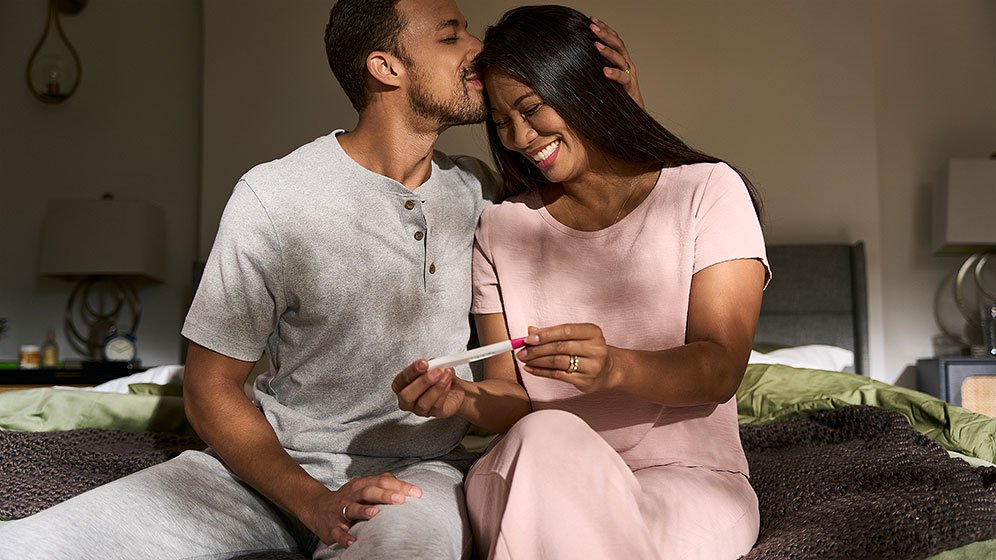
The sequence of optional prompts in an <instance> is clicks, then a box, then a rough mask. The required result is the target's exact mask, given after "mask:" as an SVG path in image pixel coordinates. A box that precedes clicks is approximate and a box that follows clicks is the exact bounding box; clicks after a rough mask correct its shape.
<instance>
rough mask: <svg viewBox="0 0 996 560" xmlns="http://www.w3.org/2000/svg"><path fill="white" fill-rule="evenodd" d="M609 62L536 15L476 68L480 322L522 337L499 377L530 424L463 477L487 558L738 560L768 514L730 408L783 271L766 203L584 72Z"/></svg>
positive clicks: (509, 18)
mask: <svg viewBox="0 0 996 560" xmlns="http://www.w3.org/2000/svg"><path fill="white" fill-rule="evenodd" d="M599 58H600V56H599V54H598V52H597V50H596V49H595V48H594V47H593V37H592V35H591V32H590V30H589V29H588V26H587V20H586V18H585V16H584V15H583V14H580V13H578V12H576V11H574V10H572V9H569V8H563V7H556V6H537V7H526V8H520V9H516V10H513V11H511V12H509V13H507V14H506V15H505V16H504V17H503V18H502V20H501V21H500V22H499V23H498V24H497V25H496V26H494V27H493V28H491V29H490V30H489V31H488V32H487V34H486V36H485V39H484V52H483V53H482V54H481V56H480V57H479V59H478V64H479V66H480V69H481V71H482V73H483V75H484V77H485V84H486V88H487V95H488V100H489V104H490V107H491V118H490V119H489V121H488V124H487V129H488V137H489V140H490V143H491V151H492V154H493V156H494V158H495V161H496V163H497V166H498V170H499V171H500V173H501V174H502V176H503V179H504V184H505V189H506V192H505V195H506V197H507V199H506V201H505V202H504V203H503V204H500V205H496V206H494V207H491V208H489V209H487V210H486V211H485V213H484V215H483V216H482V218H481V223H480V226H479V230H478V233H477V241H478V245H477V253H476V255H475V263H474V284H475V293H474V306H473V310H474V313H475V314H476V315H477V322H478V326H479V336H480V338H481V342H482V343H489V342H493V341H496V340H502V339H505V338H507V337H508V336H509V334H511V336H513V337H517V336H522V335H523V334H525V333H527V332H528V335H529V336H528V338H527V341H526V343H527V346H526V348H524V349H522V350H520V351H519V352H518V353H517V354H516V355H515V359H517V360H518V365H519V367H520V369H519V372H518V376H516V369H515V368H516V364H515V363H514V362H513V360H512V357H511V356H510V355H505V356H501V357H497V358H492V359H491V361H490V362H489V363H487V364H486V375H487V377H488V379H505V380H521V385H522V386H523V387H524V389H525V392H526V393H527V394H528V399H529V403H530V405H531V409H532V410H533V411H535V412H533V413H531V414H528V415H526V416H525V417H524V418H522V419H521V420H518V421H517V422H516V423H515V424H514V425H512V426H511V429H510V430H509V431H508V432H507V434H506V435H505V436H504V437H503V438H502V439H501V440H500V441H499V442H498V443H497V444H495V445H493V447H492V448H491V449H490V450H489V451H488V453H487V454H486V455H485V456H484V457H483V458H482V459H481V460H479V461H478V462H477V464H476V465H475V466H474V467H473V469H472V470H471V472H470V474H469V475H468V478H467V481H466V490H467V496H468V510H469V513H470V517H471V523H472V526H473V527H474V528H475V533H476V534H475V537H476V539H477V547H478V551H479V554H481V556H482V557H489V558H507V557H517V558H707V559H713V560H714V559H722V558H737V557H739V556H740V555H742V554H745V553H746V552H747V551H748V550H750V548H751V546H752V545H753V543H754V541H755V539H756V537H757V531H758V523H759V520H758V511H757V498H756V496H755V495H754V492H753V490H752V489H751V487H750V484H749V483H748V481H747V478H746V477H747V474H748V469H747V461H746V459H745V457H744V454H743V450H742V448H741V447H740V439H739V431H738V426H737V417H736V403H735V401H734V399H733V396H734V393H735V392H736V389H737V387H738V386H739V384H740V381H741V380H742V377H743V372H744V369H745V367H746V363H747V358H748V356H749V354H750V347H751V343H752V340H753V337H754V328H755V325H756V322H757V315H758V311H759V309H760V303H761V293H762V290H763V287H764V285H765V282H766V279H767V277H768V271H767V264H766V262H765V254H764V241H763V238H762V236H761V231H760V226H759V222H758V217H757V212H758V210H759V207H760V204H759V202H758V200H757V197H756V195H755V194H754V192H753V189H752V188H750V187H749V183H746V184H745V181H744V180H743V179H742V177H741V176H740V175H739V174H738V173H737V172H736V171H734V170H733V169H732V168H731V167H729V166H728V165H726V164H724V163H721V162H719V160H717V159H716V158H712V157H709V156H706V155H705V154H702V153H699V152H696V151H694V150H692V149H691V148H689V147H688V146H687V145H685V144H684V143H683V142H682V141H681V140H679V139H678V138H677V137H675V136H674V135H672V134H671V133H669V132H668V131H667V130H666V129H665V128H664V127H663V126H661V125H660V124H659V123H657V122H656V121H654V119H653V118H652V117H650V115H648V114H647V113H646V112H645V111H643V110H642V109H641V108H640V107H639V106H638V105H637V104H636V103H634V102H633V100H632V99H630V97H629V96H628V95H627V94H626V93H625V92H624V91H623V90H622V89H621V88H620V87H619V86H618V85H617V84H610V83H608V82H606V83H600V81H599V80H593V79H589V76H590V75H593V73H592V72H590V71H589V70H588V69H589V68H590V67H592V66H593V65H598V64H600V62H599ZM603 81H604V80H603ZM536 326H538V327H540V328H536ZM506 327H507V330H506ZM520 410H521V409H520ZM495 416H498V415H495ZM505 421H506V422H508V419H506V420H505Z"/></svg>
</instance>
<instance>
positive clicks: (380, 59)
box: [367, 51, 405, 87]
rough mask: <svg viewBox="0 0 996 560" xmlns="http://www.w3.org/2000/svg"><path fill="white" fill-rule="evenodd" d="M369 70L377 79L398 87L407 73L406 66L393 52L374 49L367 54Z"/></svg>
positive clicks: (382, 82)
mask: <svg viewBox="0 0 996 560" xmlns="http://www.w3.org/2000/svg"><path fill="white" fill-rule="evenodd" d="M367 71H369V72H370V75H371V76H373V79H374V80H375V81H377V82H380V83H381V84H383V85H385V86H388V87H398V86H400V85H401V81H402V77H403V76H404V74H405V67H404V65H403V64H402V63H401V60H400V59H399V58H398V57H396V56H394V55H393V54H391V53H388V52H385V51H374V52H372V53H370V54H369V55H367Z"/></svg>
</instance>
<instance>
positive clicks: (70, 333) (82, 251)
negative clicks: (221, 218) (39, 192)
mask: <svg viewBox="0 0 996 560" xmlns="http://www.w3.org/2000/svg"><path fill="white" fill-rule="evenodd" d="M164 233H165V219H164V217H163V212H162V210H161V209H160V208H158V207H157V206H155V205H153V204H150V203H148V202H143V201H138V200H117V199H115V198H114V197H113V195H109V194H105V195H104V196H103V197H102V198H101V199H100V200H52V201H49V202H48V205H47V207H46V210H45V221H44V225H43V228H42V238H41V254H40V259H39V273H40V274H41V275H42V276H45V277H50V278H62V279H66V280H73V281H76V286H75V288H74V289H73V291H72V294H71V295H70V296H69V301H68V303H67V304H66V311H65V318H64V327H65V335H66V339H67V340H68V341H69V343H70V344H71V345H72V347H73V348H74V349H75V350H76V351H77V352H79V353H80V354H81V355H83V356H86V357H87V358H90V359H94V360H102V359H104V355H103V352H104V343H105V338H106V337H108V335H109V334H111V333H113V332H115V331H117V332H120V333H122V334H123V335H127V336H133V334H134V333H135V331H136V329H137V328H138V323H139V319H140V318H141V315H142V306H141V302H140V300H139V297H138V291H137V290H136V289H135V285H134V282H135V281H153V282H159V281H162V279H163V278H164V276H165V262H164V261H165V237H164Z"/></svg>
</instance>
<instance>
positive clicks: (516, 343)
mask: <svg viewBox="0 0 996 560" xmlns="http://www.w3.org/2000/svg"><path fill="white" fill-rule="evenodd" d="M509 342H511V343H512V350H518V349H519V348H522V347H523V346H525V345H526V337H522V338H513V339H512V340H510V341H509Z"/></svg>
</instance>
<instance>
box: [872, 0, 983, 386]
mask: <svg viewBox="0 0 996 560" xmlns="http://www.w3.org/2000/svg"><path fill="white" fill-rule="evenodd" d="M874 6H875V9H874V18H873V19H874V22H875V23H874V30H875V34H874V36H875V49H874V55H875V66H876V69H877V74H876V130H877V135H878V151H879V177H878V204H879V207H880V208H881V212H880V214H879V228H880V231H881V238H882V245H883V247H885V250H884V251H883V254H882V275H883V278H884V279H885V285H886V287H887V289H886V290H885V291H884V293H883V298H882V306H883V308H884V309H886V310H887V312H886V313H885V316H884V321H883V331H884V333H885V338H884V347H885V348H886V349H887V351H886V352H885V354H886V364H885V367H886V370H885V371H886V372H887V373H888V374H889V375H892V374H895V373H897V372H900V371H902V368H903V367H905V366H906V365H907V364H909V363H911V362H912V361H913V360H914V359H915V358H916V357H918V356H924V355H927V352H929V351H930V348H931V347H930V338H931V336H933V335H934V333H936V332H938V329H937V328H936V327H935V326H934V325H935V323H934V320H933V313H932V309H933V308H932V298H933V295H934V290H935V289H936V287H937V286H938V285H940V283H941V281H942V280H943V278H944V276H945V275H946V274H949V273H951V272H953V270H954V269H955V268H957V266H958V265H959V264H960V262H961V260H962V259H960V258H952V257H937V256H934V255H933V254H932V253H931V249H930V238H931V231H930V217H931V212H930V199H931V188H932V187H933V184H934V183H935V182H936V181H937V180H938V179H939V177H940V176H941V173H942V172H943V171H944V168H945V164H946V162H947V160H948V159H952V158H985V157H986V156H987V155H988V154H989V153H990V152H992V151H994V150H996V2H992V1H981V0H980V1H971V0H955V1H951V2H933V1H930V0H916V1H910V0H878V1H877V2H875V4H874ZM983 203H985V202H984V201H983ZM988 204H989V205H990V206H991V207H993V208H996V189H994V191H993V192H991V193H990V198H989V201H988ZM994 219H996V218H994ZM942 301H943V302H944V303H945V305H943V307H942V308H944V309H951V308H953V306H954V304H953V297H948V296H947V294H945V298H944V300H942Z"/></svg>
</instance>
